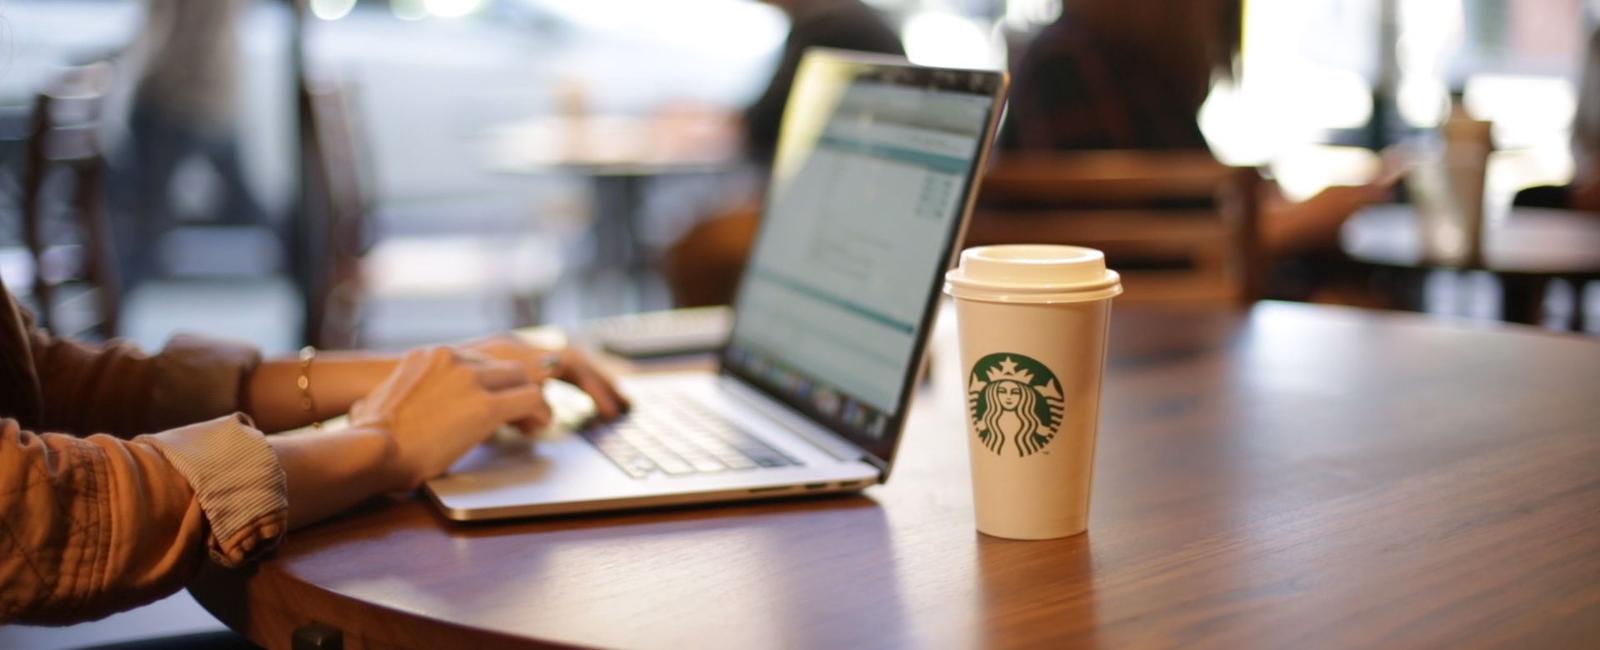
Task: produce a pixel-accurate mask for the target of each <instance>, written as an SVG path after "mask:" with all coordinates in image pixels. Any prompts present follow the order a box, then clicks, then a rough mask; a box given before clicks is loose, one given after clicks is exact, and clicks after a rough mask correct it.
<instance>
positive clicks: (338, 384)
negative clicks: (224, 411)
mask: <svg viewBox="0 0 1600 650" xmlns="http://www.w3.org/2000/svg"><path fill="white" fill-rule="evenodd" d="M394 364H395V359H394V357H390V356H387V355H382V354H376V353H369V352H320V353H318V354H317V357H316V359H315V360H314V361H312V362H311V366H310V368H309V372H308V373H307V375H308V379H309V380H310V391H311V402H312V406H313V407H314V410H312V411H307V410H306V408H305V406H304V404H303V402H302V395H301V392H300V387H299V384H298V381H299V379H300V370H301V368H300V366H301V364H300V360H299V359H294V358H289V359H273V360H271V361H267V362H264V363H262V364H261V365H260V366H259V367H257V368H256V370H255V372H253V373H251V375H250V379H249V386H248V388H247V397H246V400H247V401H246V410H247V412H248V413H250V416H251V417H252V418H254V419H255V421H256V425H257V426H259V427H260V428H261V430H263V431H284V430H287V429H294V428H297V427H303V426H306V425H308V424H311V423H312V422H320V421H322V420H326V419H328V418H332V417H336V416H339V415H343V414H344V413H346V412H348V411H349V410H350V405H351V404H354V403H355V401H356V400H358V399H361V398H362V397H364V396H365V395H366V394H367V393H368V392H369V391H371V390H372V387H373V386H377V385H378V382H381V381H383V378H384V377H387V376H388V375H389V372H390V371H392V370H394Z"/></svg>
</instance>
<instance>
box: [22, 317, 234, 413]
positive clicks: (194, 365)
mask: <svg viewBox="0 0 1600 650" xmlns="http://www.w3.org/2000/svg"><path fill="white" fill-rule="evenodd" d="M25 327H27V329H28V338H29V348H30V349H31V351H32V355H33V366H34V369H35V370H36V372H37V373H38V377H39V398H40V408H39V411H40V412H39V419H38V421H37V422H30V423H29V424H30V425H34V426H37V427H39V428H40V429H43V430H47V431H61V432H65V433H73V434H78V435H88V434H90V433H109V434H111V435H114V436H117V437H120V438H130V437H133V436H135V435H138V434H141V433H153V432H156V431H164V430H166V429H170V428H173V427H176V426H181V425H184V424H189V423H191V422H199V421H201V420H209V419H212V418H216V417H219V416H222V415H226V414H228V413H232V412H234V411H238V410H241V408H240V399H239V396H240V394H241V388H242V385H243V384H244V382H245V380H246V378H247V377H248V376H249V373H250V371H251V370H253V369H254V368H255V367H256V365H258V364H259V363H260V361H261V356H260V354H258V353H257V352H256V351H255V350H254V349H252V348H250V347H248V346H244V345H240V344H236V343H228V342H222V341H215V340H208V339H202V338H198V337H193V336H182V335H180V336H177V337H175V338H173V339H172V340H171V341H170V342H169V343H168V344H167V346H166V347H165V348H164V349H162V351H161V352H160V353H157V354H154V355H151V354H145V353H144V352H141V351H139V349H138V348H136V347H134V346H133V345H131V344H129V343H127V342H124V341H111V342H109V343H103V344H98V345H92V344H87V343H82V342H79V341H72V340H68V339H61V338H56V337H54V336H52V335H51V334H50V333H49V332H46V331H44V330H40V329H37V328H34V327H31V323H25ZM86 405H93V408H85V406H86Z"/></svg>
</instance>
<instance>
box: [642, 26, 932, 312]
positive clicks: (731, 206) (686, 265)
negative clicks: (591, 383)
mask: <svg viewBox="0 0 1600 650" xmlns="http://www.w3.org/2000/svg"><path fill="white" fill-rule="evenodd" d="M761 1H762V2H765V3H767V4H770V5H772V6H774V7H777V8H778V9H779V10H781V11H783V13H784V14H785V15H787V16H788V17H789V25H790V27H789V35H788V37H787V38H786V39H785V40H784V43H783V53H782V54H781V55H780V56H779V59H778V67H777V69H776V70H775V71H774V72H773V74H772V79H771V81H769V82H768V83H767V87H766V90H764V91H762V93H761V96H760V97H758V98H757V99H756V101H755V102H754V103H752V104H751V105H750V106H749V107H747V108H746V109H745V111H744V119H743V129H744V135H745V138H744V140H745V155H746V157H747V158H748V160H749V161H750V162H751V163H753V164H754V165H755V166H756V167H758V168H760V169H762V170H766V168H767V167H768V166H769V165H771V164H772V156H773V153H774V152H775V150H776V149H777V144H778V128H779V126H780V125H781V124H782V121H783V109H784V106H785V105H787V104H788V102H789V87H790V86H791V85H793V84H794V76H795V72H796V71H797V70H798V69H799V67H800V59H801V57H802V56H803V55H804V54H805V52H806V50H807V49H809V48H812V47H826V48H833V49H838V50H852V51H856V52H872V53H878V54H890V55H895V56H904V55H905V49H904V47H903V46H902V45H901V43H900V36H899V35H898V34H896V33H895V30H894V28H893V27H891V26H890V25H889V23H888V22H887V21H885V20H884V18H883V15H882V14H880V13H878V11H877V10H875V9H873V8H872V7H869V6H867V5H866V4H864V3H862V2H861V0H761ZM762 180H763V182H765V179H762ZM760 216H761V196H760V192H757V193H756V195H754V196H751V195H747V194H743V193H741V194H740V195H739V196H737V197H735V198H734V199H732V200H730V201H728V203H727V205H726V206H725V207H722V208H720V209H718V210H716V211H715V213H714V214H713V215H712V216H709V217H707V218H705V219H702V220H700V221H699V223H697V224H696V225H695V226H693V227H692V228H690V229H689V230H687V231H686V232H685V233H684V234H683V235H682V236H680V237H679V238H678V240H677V241H676V242H675V243H674V244H673V245H672V247H671V249H670V250H668V251H667V255H666V258H665V261H664V267H665V268H664V269H663V271H664V273H665V275H666V277H667V283H668V285H670V287H671V289H672V295H673V302H674V303H675V304H676V305H677V306H679V307H693V306H702V305H718V304H726V303H728V302H729V301H730V300H732V298H733V292H734V290H735V288H736V287H738V283H739V275H740V273H742V272H743V270H744V263H745V258H747V257H748V256H749V254H750V247H751V245H752V242H753V241H754V240H755V233H756V227H757V226H758V225H759V224H758V221H759V219H760Z"/></svg>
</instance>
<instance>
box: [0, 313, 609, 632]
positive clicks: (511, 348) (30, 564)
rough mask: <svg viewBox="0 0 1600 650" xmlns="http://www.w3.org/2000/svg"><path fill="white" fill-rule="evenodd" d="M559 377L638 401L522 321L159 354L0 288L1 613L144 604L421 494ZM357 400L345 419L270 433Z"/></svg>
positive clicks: (604, 401) (520, 416) (538, 415)
mask: <svg viewBox="0 0 1600 650" xmlns="http://www.w3.org/2000/svg"><path fill="white" fill-rule="evenodd" d="M548 378H559V379H563V380H566V381H569V382H571V383H573V384H575V385H577V386H579V387H580V388H582V389H583V390H585V391H586V392H587V393H588V394H589V395H590V396H591V397H593V398H594V400H595V405H596V411H597V413H598V415H599V417H601V418H602V419H611V418H614V417H616V416H617V415H618V414H619V413H620V412H621V411H622V410H624V409H625V408H626V407H627V403H626V401H625V400H624V399H623V398H622V396H621V395H620V394H618V393H617V392H616V390H615V388H614V387H613V385H612V383H611V382H610V380H609V379H607V378H606V377H605V376H603V375H602V374H601V373H600V372H599V371H598V370H596V369H595V368H594V367H593V365H591V364H590V363H589V361H588V360H587V359H585V358H584V357H583V355H581V354H579V353H577V352H575V351H573V350H570V349H546V348H539V347H534V346H531V345H529V344H526V343H524V342H522V341H521V340H519V339H517V338H514V337H512V336H510V335H504V336H499V337H494V338H489V339H485V340H482V341H477V342H474V343H469V344H465V345H461V346H456V347H434V348H429V349H423V350H414V351H412V352H408V353H406V354H405V355H404V356H401V357H392V356H383V355H378V354H373V353H360V352H343V353H327V354H321V355H317V354H315V353H302V355H301V356H300V357H299V358H286V359H269V360H262V358H261V356H260V354H259V353H257V352H256V351H254V350H252V349H249V348H247V347H244V346H240V345H237V344H232V343H225V342H219V341H209V340H203V339H199V338H194V337H177V338H174V339H173V340H172V341H171V342H170V343H169V344H168V345H167V346H166V347H165V348H164V349H163V350H161V351H160V352H158V353H156V354H153V355H152V354H145V353H143V352H141V351H139V350H137V349H135V348H134V347H133V346H131V345H129V344H127V343H124V342H118V341H113V342H110V343H105V344H101V345H89V344H84V343H80V342H76V341H71V340H65V339H61V338H57V337H54V336H52V335H51V334H50V333H49V332H45V331H42V330H39V329H37V328H35V327H34V326H33V322H32V319H31V317H30V315H29V314H28V313H27V312H26V311H24V310H23V309H22V308H21V307H19V306H18V304H17V302H16V301H15V300H14V299H13V298H12V296H11V294H9V293H8V292H6V290H5V286H4V284H3V283H0V530H3V531H5V534H4V535H0V625H4V624H7V623H12V622H28V623H46V624H66V623H72V622H77V621H84V620H90V619H95V618H100V617H104V616H106V615H108V614H111V613H113V612H116V611H119V610H124V609H129V608H132V607H135V606H138V605H141V604H144V603H148V602H151V601H154V600H156V599H158V598H161V597H164V596H166V595H168V594H171V593H173V592H175V591H177V590H179V589H182V588H183V587H184V585H185V584H186V583H187V582H188V581H189V580H190V579H191V578H193V577H194V575H195V574H196V572H198V571H199V570H200V567H201V565H202V564H203V563H204V562H205V561H206V559H207V558H208V557H209V558H210V559H211V560H212V561H214V562H216V563H218V564H220V565H222V566H224V567H230V568H231V567H239V566H242V565H246V564H248V563H250V562H251V561H252V560H253V559H254V558H257V557H260V556H261V555H262V554H263V553H265V552H267V551H269V550H270V549H272V548H273V547H274V545H276V544H277V542H278V541H279V539H280V538H282V537H283V535H284V534H285V533H286V532H287V531H290V530H293V529H295V528H298V527H301V526H304V525H307V524H310V523H312V522H315V521H317V520H320V519H323V518H326V517H328V516H331V515H333V514H335V513H337V512H339V511H341V510H344V509H346V508H349V507H351V506H354V505H356V504H358V503H360V502H362V501H364V500H366V499H368V498H371V497H374V496H378V495H380V494H385V493H390V492H404V491H409V490H413V489H415V488H417V487H418V486H419V485H420V484H421V483H422V482H423V481H425V480H427V479H428V478H431V477H434V476H437V475H439V474H441V473H443V472H444V471H445V470H446V469H447V468H448V467H449V466H450V465H451V464H453V463H454V461H455V460H456V459H457V458H459V457H460V456H461V455H462V454H464V453H466V451H467V450H469V449H470V448H471V447H472V446H473V445H475V444H477V443H479V442H481V441H483V440H485V439H487V438H488V437H489V436H490V435H492V434H493V433H495V432H496V430H497V429H499V428H500V427H501V426H502V425H505V424H507V423H512V424H515V425H517V426H518V427H519V428H521V429H522V430H523V431H524V432H529V433H531V432H533V431H536V430H537V429H538V428H539V427H542V426H543V425H544V424H545V423H546V422H548V421H549V419H550V417H551V413H550V407H549V405H548V404H546V403H545V401H544V398H543V394H542V382H543V381H544V380H546V379H548ZM346 412H348V414H349V427H348V428H344V429H339V430H333V429H325V430H317V431H311V432H305V433H297V434H295V435H287V436H264V435H262V434H263V432H270V431H280V430H287V429H292V428H295V427H303V426H306V425H308V424H311V423H314V422H319V421H321V420H323V419H326V418H331V417H334V416H335V415H339V414H343V413H346ZM46 432H49V433H46Z"/></svg>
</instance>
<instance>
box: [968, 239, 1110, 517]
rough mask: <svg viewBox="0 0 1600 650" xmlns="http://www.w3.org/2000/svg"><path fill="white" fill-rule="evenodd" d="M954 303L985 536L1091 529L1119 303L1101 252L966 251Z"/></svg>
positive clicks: (1039, 248)
mask: <svg viewBox="0 0 1600 650" xmlns="http://www.w3.org/2000/svg"><path fill="white" fill-rule="evenodd" d="M944 290H945V293H948V294H950V295H951V296H953V297H954V298H955V301H956V321H957V329H958V330H959V331H960V336H961V367H962V369H963V372H964V373H965V376H964V377H963V380H962V381H963V383H964V385H965V387H966V406H967V408H966V414H967V418H966V419H967V448H968V452H969V453H968V455H969V456H970V458H971V462H972V494H973V506H974V510H975V512H976V515H977V525H978V531H979V532H982V533H985V534H988V535H993V536H995V537H1006V538H1010V539H1053V538H1058V537H1067V536H1071V535H1076V534H1078V533H1081V532H1083V531H1084V530H1086V529H1087V528H1088V524H1089V490H1090V487H1091V485H1092V484H1093V479H1094V446H1095V433H1096V426H1097V424H1098V422H1099V417H1100V378H1101V375H1102V374H1103V372H1104V369H1105V359H1106V329H1107V326H1108V324H1109V320H1110V316H1111V299H1112V298H1113V297H1115V296H1117V295H1118V294H1120V293H1122V282H1121V279H1120V278H1119V277H1118V276H1117V273H1116V272H1115V271H1111V270H1108V269H1106V262H1105V255H1104V254H1103V253H1101V252H1100V251H1097V250H1094V249H1091V248H1080V247H1077V246H1051V245H1041V244H1025V245H1013V246H980V247H976V248H969V249H967V250H965V251H963V252H962V253H961V263H960V265H959V266H958V267H957V268H955V269H954V270H951V271H950V272H949V273H947V274H945V286H944Z"/></svg>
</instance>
